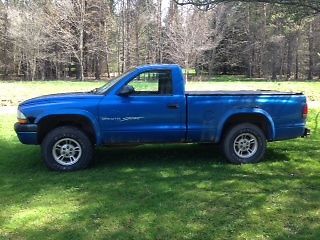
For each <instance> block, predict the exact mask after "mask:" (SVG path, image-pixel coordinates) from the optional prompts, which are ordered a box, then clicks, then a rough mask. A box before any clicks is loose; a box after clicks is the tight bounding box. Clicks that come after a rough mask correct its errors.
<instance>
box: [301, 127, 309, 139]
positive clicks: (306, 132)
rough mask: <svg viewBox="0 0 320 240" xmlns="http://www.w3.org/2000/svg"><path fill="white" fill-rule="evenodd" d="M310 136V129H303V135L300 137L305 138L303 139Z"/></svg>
mask: <svg viewBox="0 0 320 240" xmlns="http://www.w3.org/2000/svg"><path fill="white" fill-rule="evenodd" d="M310 134H311V131H310V129H308V128H305V129H304V133H303V135H302V136H301V137H303V138H305V137H308V136H310Z"/></svg>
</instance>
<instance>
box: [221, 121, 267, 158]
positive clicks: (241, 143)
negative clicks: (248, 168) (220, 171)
mask: <svg viewBox="0 0 320 240" xmlns="http://www.w3.org/2000/svg"><path fill="white" fill-rule="evenodd" d="M266 146H267V141H266V137H265V134H264V133H263V131H262V130H261V129H260V128H259V127H257V126H256V125H254V124H250V123H243V124H239V125H236V126H234V127H233V128H232V129H230V130H229V131H228V132H227V134H226V135H225V136H224V138H223V141H222V149H223V153H224V155H225V156H226V158H227V159H228V160H229V161H230V162H232V163H236V164H246V163H257V162H259V161H261V159H262V158H263V156H264V154H265V151H266Z"/></svg>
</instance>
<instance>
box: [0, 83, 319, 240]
mask: <svg viewBox="0 0 320 240" xmlns="http://www.w3.org/2000/svg"><path fill="white" fill-rule="evenodd" d="M37 84H38V83H36V85H37ZM83 84H84V85H85V84H87V83H83ZM310 84H311V85H312V84H313V83H310ZM61 85H62V86H64V87H65V88H66V84H61ZM80 85H81V84H80ZM88 85H89V83H88ZM292 85H294V84H292ZM12 86H13V85H12ZM68 86H69V85H68ZM90 86H91V84H90ZM51 87H53V85H51ZM309 88H310V89H311V88H312V87H311V86H309ZM313 88H314V86H313ZM61 89H62V88H61ZM51 90H52V89H51ZM66 90H68V89H66ZM318 91H319V89H318ZM319 119H320V113H319V109H318V110H315V109H313V110H312V111H311V114H310V117H309V127H310V128H311V129H312V132H313V135H312V137H311V138H308V139H296V140H290V141H284V142H277V143H270V144H269V147H268V150H267V154H266V157H265V161H263V162H261V163H259V164H255V165H243V166H235V165H231V164H228V163H225V162H224V161H223V156H222V155H221V154H220V152H219V150H218V148H217V147H215V146H211V145H198V144H193V145H191V144H186V145H179V144H174V145H145V146H139V147H134V148H99V149H97V151H96V155H95V162H94V165H93V166H92V167H91V168H90V169H87V170H85V171H80V172H73V173H57V172H51V171H48V170H47V169H46V168H45V166H44V165H43V164H42V162H41V158H40V149H39V147H38V146H26V145H22V144H20V143H19V141H18V140H17V138H16V136H15V133H14V131H13V129H12V125H13V123H14V122H15V117H14V116H3V115H0V145H1V149H0V206H1V207H0V239H139V240H140V239H315V240H317V239H320V190H319V189H320V188H319V186H320V176H319V174H320V158H319V155H320V147H319V146H320V144H319V143H320V130H319V129H318V127H319Z"/></svg>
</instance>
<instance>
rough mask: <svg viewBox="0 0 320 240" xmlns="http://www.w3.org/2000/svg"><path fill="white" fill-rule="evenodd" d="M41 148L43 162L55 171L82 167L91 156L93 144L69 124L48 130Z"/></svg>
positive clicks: (87, 162) (87, 163)
mask: <svg viewBox="0 0 320 240" xmlns="http://www.w3.org/2000/svg"><path fill="white" fill-rule="evenodd" d="M41 150H42V157H43V160H44V163H45V164H46V165H47V167H48V168H50V169H52V170H56V171H75V170H80V169H84V168H86V167H87V166H88V165H89V163H90V162H91V159H92V156H93V145H92V143H91V142H90V140H89V138H88V137H87V135H86V134H85V133H84V132H82V131H81V130H79V129H78V128H75V127H69V126H66V127H58V128H56V129H53V130H52V131H51V132H49V133H48V134H47V136H46V137H45V138H44V140H43V142H42V144H41Z"/></svg>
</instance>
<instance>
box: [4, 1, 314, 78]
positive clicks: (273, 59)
mask: <svg viewBox="0 0 320 240" xmlns="http://www.w3.org/2000/svg"><path fill="white" fill-rule="evenodd" d="M274 2H275V3H274ZM283 2H284V3H285V4H283V3H282V0H276V1H272V0H271V1H267V0H266V1H260V0H258V1H250V0H246V1H235V2H233V1H223V0H212V1H196V0H195V1H192V0H190V1H188V0H187V1H184V0H181V1H178V0H176V1H175V0H28V1H26V0H23V1H19V0H4V1H0V8H1V11H0V50H1V51H0V77H1V79H5V80H12V79H22V80H35V79H40V80H47V79H74V78H77V79H79V80H83V79H85V78H90V79H101V78H109V77H112V76H114V75H117V74H119V73H122V72H124V71H126V70H127V69H129V68H131V67H133V66H137V65H141V64H149V63H177V64H180V65H181V66H182V67H184V68H186V69H195V73H196V75H208V76H211V75H214V74H237V75H239V74H241V75H242V74H243V75H246V76H248V77H252V78H271V79H320V40H319V39H320V15H319V12H320V10H319V9H320V7H319V6H318V5H319V4H320V3H318V1H312V0H310V4H309V3H308V0H307V1H299V0H294V1H292V4H288V2H290V1H283ZM200 3H201V4H200ZM299 3H301V4H300V5H299ZM308 4H309V5H308ZM312 4H314V5H312ZM317 7H318V8H317Z"/></svg>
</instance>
